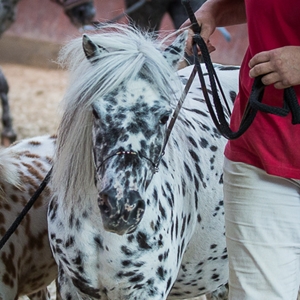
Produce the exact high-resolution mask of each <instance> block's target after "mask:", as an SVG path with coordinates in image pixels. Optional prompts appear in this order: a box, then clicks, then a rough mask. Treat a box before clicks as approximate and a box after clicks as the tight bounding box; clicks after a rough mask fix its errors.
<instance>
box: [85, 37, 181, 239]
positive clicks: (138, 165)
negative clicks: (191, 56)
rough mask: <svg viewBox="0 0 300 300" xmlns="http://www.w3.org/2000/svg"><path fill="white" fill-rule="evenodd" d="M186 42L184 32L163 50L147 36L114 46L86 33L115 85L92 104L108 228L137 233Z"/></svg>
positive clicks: (96, 61)
mask: <svg viewBox="0 0 300 300" xmlns="http://www.w3.org/2000/svg"><path fill="white" fill-rule="evenodd" d="M185 41H186V33H183V34H181V35H180V36H178V37H177V39H176V40H175V41H174V42H173V44H172V45H171V46H169V47H167V48H166V49H165V50H164V51H160V50H159V49H157V48H155V47H154V46H153V44H151V47H149V45H145V44H144V43H147V41H146V40H145V39H142V36H141V40H138V41H136V44H135V47H127V48H126V47H125V46H126V45H125V43H124V45H122V44H120V45H118V46H117V47H116V48H117V49H110V45H109V44H104V45H103V44H100V43H98V42H97V39H96V40H93V38H92V37H91V38H90V37H88V36H86V35H84V36H83V49H84V52H85V55H86V57H87V59H88V60H89V61H90V64H91V66H92V67H93V66H94V67H95V68H97V69H98V70H100V71H99V72H102V71H103V70H106V75H105V76H103V79H102V82H101V84H102V85H110V86H111V88H110V89H107V92H106V93H104V95H103V96H101V97H99V98H98V99H96V100H95V101H94V102H93V103H92V107H93V116H94V117H93V152H94V161H95V166H96V174H95V181H96V184H97V190H98V205H99V208H100V211H101V215H102V221H103V225H104V228H105V229H106V230H108V231H111V232H115V233H117V234H120V235H122V234H124V233H130V232H133V231H134V230H135V228H136V227H137V225H138V224H139V222H140V221H141V219H142V217H143V214H144V212H145V210H146V205H147V203H146V199H145V198H144V196H143V194H144V192H145V190H146V189H147V187H148V185H149V183H150V182H151V179H152V177H153V175H154V174H155V170H156V168H157V164H158V163H159V161H160V157H161V156H162V149H163V145H164V141H165V136H166V129H167V127H166V126H167V123H168V120H169V118H170V116H171V113H172V109H173V108H174V105H173V106H172V103H173V102H174V98H176V96H177V95H178V91H174V89H173V88H171V83H170V81H172V80H174V79H173V78H172V76H171V75H170V74H172V73H175V72H174V69H175V68H176V66H177V63H178V62H179V60H180V59H181V58H182V54H183V51H184V47H185ZM125 42H126V41H125ZM120 62H121V64H120ZM112 66H113V67H112ZM173 83H174V82H173ZM177 88H178V85H177Z"/></svg>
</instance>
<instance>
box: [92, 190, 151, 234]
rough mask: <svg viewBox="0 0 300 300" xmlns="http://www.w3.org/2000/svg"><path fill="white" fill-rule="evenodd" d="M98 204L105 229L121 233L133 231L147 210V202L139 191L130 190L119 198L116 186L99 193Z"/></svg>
mask: <svg viewBox="0 0 300 300" xmlns="http://www.w3.org/2000/svg"><path fill="white" fill-rule="evenodd" d="M98 205H99V208H100V212H101V216H102V222H103V226H104V229H105V230H107V231H110V232H113V233H117V234H119V235H123V234H125V233H132V232H133V231H134V230H135V229H136V227H137V225H138V224H139V223H140V221H141V219H142V217H143V215H144V211H145V202H144V201H143V200H142V198H141V196H140V194H139V193H138V192H136V191H129V192H128V193H127V194H126V195H124V197H123V198H120V199H118V198H117V191H116V189H114V188H110V189H106V190H104V191H102V192H100V193H99V198H98Z"/></svg>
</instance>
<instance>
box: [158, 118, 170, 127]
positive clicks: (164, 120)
mask: <svg viewBox="0 0 300 300" xmlns="http://www.w3.org/2000/svg"><path fill="white" fill-rule="evenodd" d="M168 120H169V116H163V117H162V118H161V119H160V120H159V123H160V124H163V125H165V124H166V123H167V122H168Z"/></svg>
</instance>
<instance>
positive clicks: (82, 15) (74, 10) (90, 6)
mask: <svg viewBox="0 0 300 300" xmlns="http://www.w3.org/2000/svg"><path fill="white" fill-rule="evenodd" d="M52 1H54V2H56V3H58V4H59V5H60V6H61V7H62V8H63V9H64V11H65V14H66V15H67V16H68V17H69V19H70V21H71V22H72V24H73V25H74V26H76V27H80V26H83V25H86V24H90V23H91V22H92V20H93V18H94V17H95V14H96V10H95V7H94V3H93V0H52ZM18 2H19V0H0V37H1V35H2V34H3V32H4V31H5V30H7V29H8V28H9V27H10V25H11V24H12V23H13V22H14V21H15V18H16V6H17V4H18ZM0 98H1V104H2V125H3V130H2V133H1V142H2V144H3V145H5V146H7V145H9V144H11V143H12V142H14V141H15V140H16V137H17V135H16V132H15V131H14V129H13V126H12V117H11V114H10V107H9V101H8V84H7V80H6V78H5V77H4V74H3V72H2V71H1V69H0Z"/></svg>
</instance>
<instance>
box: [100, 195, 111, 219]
mask: <svg viewBox="0 0 300 300" xmlns="http://www.w3.org/2000/svg"><path fill="white" fill-rule="evenodd" d="M108 198H109V197H108V195H107V194H105V193H100V194H99V197H98V205H99V206H100V207H101V210H102V212H103V213H104V214H106V215H109V214H110V212H111V208H110V205H109V200H108Z"/></svg>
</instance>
